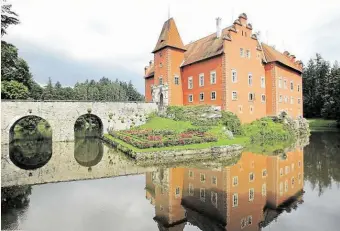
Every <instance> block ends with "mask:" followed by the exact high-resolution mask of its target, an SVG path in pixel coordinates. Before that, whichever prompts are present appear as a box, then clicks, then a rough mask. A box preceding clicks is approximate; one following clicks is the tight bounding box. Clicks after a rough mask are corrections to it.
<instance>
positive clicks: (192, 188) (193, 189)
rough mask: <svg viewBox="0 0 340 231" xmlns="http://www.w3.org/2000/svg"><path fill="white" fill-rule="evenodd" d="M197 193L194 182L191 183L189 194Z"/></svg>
mask: <svg viewBox="0 0 340 231" xmlns="http://www.w3.org/2000/svg"><path fill="white" fill-rule="evenodd" d="M194 193H195V188H194V185H193V184H192V183H189V196H193V195H194Z"/></svg>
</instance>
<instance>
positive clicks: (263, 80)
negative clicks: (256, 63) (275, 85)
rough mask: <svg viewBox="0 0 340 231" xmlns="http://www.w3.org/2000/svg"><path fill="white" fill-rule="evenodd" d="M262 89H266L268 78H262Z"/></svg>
mask: <svg viewBox="0 0 340 231" xmlns="http://www.w3.org/2000/svg"><path fill="white" fill-rule="evenodd" d="M261 88H266V78H265V77H264V76H262V77H261Z"/></svg>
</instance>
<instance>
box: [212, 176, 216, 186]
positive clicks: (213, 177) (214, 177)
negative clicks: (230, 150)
mask: <svg viewBox="0 0 340 231" xmlns="http://www.w3.org/2000/svg"><path fill="white" fill-rule="evenodd" d="M213 179H215V183H214V180H213ZM211 184H213V185H217V177H216V176H212V177H211Z"/></svg>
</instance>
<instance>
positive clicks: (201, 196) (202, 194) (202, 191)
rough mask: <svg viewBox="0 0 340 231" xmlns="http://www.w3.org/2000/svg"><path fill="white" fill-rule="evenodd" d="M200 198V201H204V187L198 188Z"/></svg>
mask: <svg viewBox="0 0 340 231" xmlns="http://www.w3.org/2000/svg"><path fill="white" fill-rule="evenodd" d="M200 199H201V201H205V188H201V189H200Z"/></svg>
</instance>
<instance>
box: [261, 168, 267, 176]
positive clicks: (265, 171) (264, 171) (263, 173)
mask: <svg viewBox="0 0 340 231" xmlns="http://www.w3.org/2000/svg"><path fill="white" fill-rule="evenodd" d="M266 176H267V169H263V170H262V177H266Z"/></svg>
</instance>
